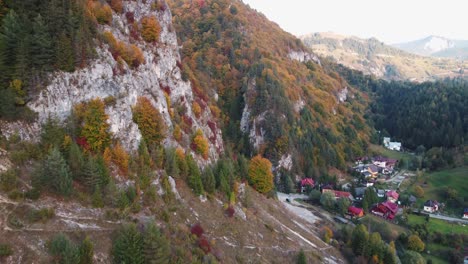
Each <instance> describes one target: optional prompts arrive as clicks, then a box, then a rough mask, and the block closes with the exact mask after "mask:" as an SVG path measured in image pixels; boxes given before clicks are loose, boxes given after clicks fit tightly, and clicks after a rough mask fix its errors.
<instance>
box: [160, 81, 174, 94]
mask: <svg viewBox="0 0 468 264" xmlns="http://www.w3.org/2000/svg"><path fill="white" fill-rule="evenodd" d="M159 87H160V88H161V89H162V90H163V91H164V92H166V93H167V94H168V95H171V87H169V86H168V85H164V84H159Z"/></svg>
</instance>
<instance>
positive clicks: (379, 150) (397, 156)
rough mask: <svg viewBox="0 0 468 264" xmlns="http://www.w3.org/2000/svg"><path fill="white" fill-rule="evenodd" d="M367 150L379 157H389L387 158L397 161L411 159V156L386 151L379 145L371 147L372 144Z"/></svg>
mask: <svg viewBox="0 0 468 264" xmlns="http://www.w3.org/2000/svg"><path fill="white" fill-rule="evenodd" d="M369 149H370V150H371V151H372V152H374V153H377V154H379V155H382V156H385V157H389V158H392V159H398V160H401V159H406V160H409V159H410V158H412V157H413V156H412V155H411V154H408V153H406V152H400V151H395V150H390V149H386V148H384V147H383V146H380V145H373V144H372V145H370V146H369Z"/></svg>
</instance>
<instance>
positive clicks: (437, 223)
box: [408, 215, 468, 235]
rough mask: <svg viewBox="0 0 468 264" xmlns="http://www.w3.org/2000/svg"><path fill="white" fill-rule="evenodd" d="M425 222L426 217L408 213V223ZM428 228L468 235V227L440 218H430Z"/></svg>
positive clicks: (432, 230) (445, 232) (434, 230)
mask: <svg viewBox="0 0 468 264" xmlns="http://www.w3.org/2000/svg"><path fill="white" fill-rule="evenodd" d="M425 222H426V218H425V217H424V216H419V215H408V223H409V224H410V225H415V224H424V223H425ZM428 229H429V231H430V232H431V233H432V232H441V233H444V234H451V233H457V234H466V235H468V228H467V227H466V226H464V225H461V224H457V223H454V224H452V223H449V222H447V221H443V220H440V219H434V218H431V219H430V220H429V223H428Z"/></svg>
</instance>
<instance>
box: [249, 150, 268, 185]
mask: <svg viewBox="0 0 468 264" xmlns="http://www.w3.org/2000/svg"><path fill="white" fill-rule="evenodd" d="M271 167H272V165H271V162H270V161H269V160H268V159H265V158H263V157H262V156H260V155H257V156H255V157H253V158H252V160H251V161H250V164H249V182H250V184H252V186H253V187H254V188H255V189H256V190H257V191H258V192H260V193H267V192H269V191H271V190H272V189H273V173H272V172H271Z"/></svg>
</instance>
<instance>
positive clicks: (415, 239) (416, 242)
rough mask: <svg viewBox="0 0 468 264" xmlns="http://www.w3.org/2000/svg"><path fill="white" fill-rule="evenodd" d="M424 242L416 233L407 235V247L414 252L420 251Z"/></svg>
mask: <svg viewBox="0 0 468 264" xmlns="http://www.w3.org/2000/svg"><path fill="white" fill-rule="evenodd" d="M424 247H425V245H424V242H422V240H421V239H420V238H419V236H418V235H411V236H409V237H408V249H409V250H413V251H416V252H422V251H423V250H424Z"/></svg>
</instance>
